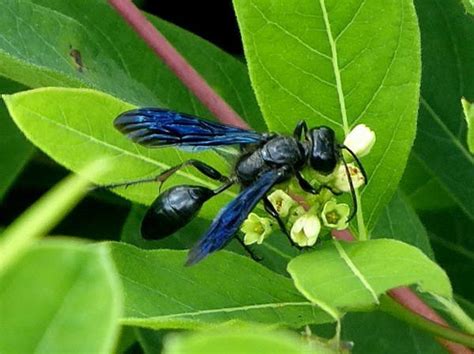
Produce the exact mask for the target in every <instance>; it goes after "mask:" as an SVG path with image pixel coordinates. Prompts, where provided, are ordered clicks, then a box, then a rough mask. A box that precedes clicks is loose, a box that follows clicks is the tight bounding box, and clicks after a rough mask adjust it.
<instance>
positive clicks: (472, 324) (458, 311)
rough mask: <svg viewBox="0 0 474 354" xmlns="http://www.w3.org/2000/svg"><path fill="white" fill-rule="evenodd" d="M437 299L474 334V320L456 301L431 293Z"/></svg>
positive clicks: (461, 325) (456, 319) (460, 324)
mask: <svg viewBox="0 0 474 354" xmlns="http://www.w3.org/2000/svg"><path fill="white" fill-rule="evenodd" d="M431 295H432V296H433V297H434V298H435V299H436V301H438V302H439V303H440V304H441V305H443V306H444V308H445V310H446V312H447V313H448V315H449V316H450V317H451V318H452V319H453V321H455V322H456V323H457V324H458V325H459V326H460V327H461V328H462V329H463V330H465V331H466V332H467V333H469V334H471V335H474V321H473V320H472V319H471V318H470V317H469V316H468V315H467V314H466V313H465V312H464V310H463V309H462V308H461V307H460V306H459V305H458V304H457V303H456V301H454V299H453V300H448V299H445V298H444V297H442V296H439V295H436V294H431Z"/></svg>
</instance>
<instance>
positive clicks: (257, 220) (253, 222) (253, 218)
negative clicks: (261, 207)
mask: <svg viewBox="0 0 474 354" xmlns="http://www.w3.org/2000/svg"><path fill="white" fill-rule="evenodd" d="M240 230H241V231H242V232H243V233H244V244H246V245H251V244H252V243H257V244H259V245H260V244H261V243H262V242H263V240H265V239H266V238H267V237H268V236H269V235H270V234H271V232H272V222H271V221H270V219H269V218H262V217H260V216H258V215H257V214H255V213H250V214H249V216H248V217H247V219H246V220H245V221H244V223H243V224H242V227H241V228H240Z"/></svg>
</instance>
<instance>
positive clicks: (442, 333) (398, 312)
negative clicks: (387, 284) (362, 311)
mask: <svg viewBox="0 0 474 354" xmlns="http://www.w3.org/2000/svg"><path fill="white" fill-rule="evenodd" d="M380 309H381V310H382V311H384V312H387V313H389V314H391V315H392V316H394V317H396V318H398V319H400V320H402V321H405V322H407V323H410V324H411V325H413V326H414V327H417V328H420V329H422V330H424V331H427V332H429V333H432V334H434V335H435V336H437V337H441V338H444V339H447V340H449V341H452V342H456V343H460V344H462V345H465V346H467V347H470V348H473V347H474V337H473V336H471V335H469V334H466V333H462V332H458V331H456V330H454V329H452V328H449V327H445V326H442V325H439V324H437V323H435V322H433V321H430V320H428V319H426V318H424V317H423V316H420V315H418V314H415V313H414V312H412V311H410V310H409V309H407V308H406V307H404V306H403V305H400V304H399V303H398V302H396V301H395V300H393V299H391V298H390V297H388V296H382V297H381V298H380Z"/></svg>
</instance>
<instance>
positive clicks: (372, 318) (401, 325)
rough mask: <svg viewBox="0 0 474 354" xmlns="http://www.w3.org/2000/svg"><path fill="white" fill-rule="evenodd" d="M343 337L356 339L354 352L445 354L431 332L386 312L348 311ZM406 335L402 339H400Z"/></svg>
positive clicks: (363, 353)
mask: <svg viewBox="0 0 474 354" xmlns="http://www.w3.org/2000/svg"><path fill="white" fill-rule="evenodd" d="M342 328H343V332H342V333H343V338H344V339H345V340H348V341H353V342H354V349H353V351H352V353H353V354H366V353H373V352H374V348H377V350H376V351H377V352H378V353H384V354H400V353H410V354H425V353H430V354H435V353H437V354H442V353H446V351H445V350H444V349H443V348H442V347H441V346H440V345H439V344H438V343H437V342H436V341H435V340H434V338H433V337H432V336H430V335H429V334H426V333H424V332H422V331H420V330H418V329H416V328H413V327H411V326H409V325H407V324H406V322H402V321H400V320H397V319H395V318H393V317H391V316H389V315H388V314H385V313H383V312H378V311H377V312H370V313H348V314H347V315H346V316H344V319H343V321H342ZM401 338H403V340H400V339H401Z"/></svg>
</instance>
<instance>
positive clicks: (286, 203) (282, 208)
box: [268, 189, 297, 218]
mask: <svg viewBox="0 0 474 354" xmlns="http://www.w3.org/2000/svg"><path fill="white" fill-rule="evenodd" d="M268 199H269V200H270V202H271V203H272V205H273V206H274V208H275V210H276V211H277V212H278V215H280V216H281V217H282V218H286V217H287V216H288V212H289V211H290V208H291V207H293V206H295V205H297V203H296V202H295V201H294V200H293V198H291V197H290V196H289V195H288V194H286V193H285V192H283V191H282V190H281V189H277V190H276V191H274V192H273V193H272V194H270V195H269V196H268Z"/></svg>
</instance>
